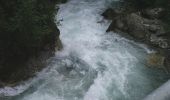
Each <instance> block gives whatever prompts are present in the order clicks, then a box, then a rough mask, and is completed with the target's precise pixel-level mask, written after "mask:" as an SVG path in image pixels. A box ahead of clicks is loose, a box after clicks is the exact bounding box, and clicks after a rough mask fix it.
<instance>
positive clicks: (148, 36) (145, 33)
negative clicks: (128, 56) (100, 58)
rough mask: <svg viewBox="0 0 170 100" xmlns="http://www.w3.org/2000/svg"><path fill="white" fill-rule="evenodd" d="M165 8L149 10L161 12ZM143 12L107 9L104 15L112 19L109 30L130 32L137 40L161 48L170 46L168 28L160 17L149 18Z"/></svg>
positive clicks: (156, 12)
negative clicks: (166, 28)
mask: <svg viewBox="0 0 170 100" xmlns="http://www.w3.org/2000/svg"><path fill="white" fill-rule="evenodd" d="M162 10H163V9H161V8H159V9H157V10H156V8H155V9H152V10H151V11H150V10H148V12H149V11H150V12H154V11H155V18H157V17H156V14H157V15H159V13H160V12H161V11H162ZM141 13H142V12H133V13H132V12H131V13H126V12H121V11H120V12H118V11H115V10H113V9H108V10H106V11H105V12H104V13H103V14H102V15H103V16H104V17H105V18H106V19H110V20H112V23H111V24H110V26H109V28H108V29H107V32H109V31H116V32H124V33H128V34H129V35H131V36H132V37H134V38H135V39H136V40H144V41H145V42H146V43H149V44H151V45H153V46H157V47H159V48H163V49H166V48H170V41H169V39H168V37H167V36H165V35H167V33H168V32H167V30H165V24H164V23H163V22H162V21H160V20H158V19H149V18H146V17H143V16H142V14H141Z"/></svg>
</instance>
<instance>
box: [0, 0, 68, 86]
mask: <svg viewBox="0 0 170 100" xmlns="http://www.w3.org/2000/svg"><path fill="white" fill-rule="evenodd" d="M65 2H66V0H56V1H55V0H50V1H46V0H44V1H41V0H35V1H29V0H27V1H22V0H18V1H13V2H11V3H10V4H8V1H2V2H1V3H2V4H4V5H3V6H2V5H0V13H2V14H3V16H2V17H0V18H1V19H0V21H1V20H2V21H3V22H4V23H3V22H2V23H0V25H1V26H3V27H0V30H1V32H0V35H1V38H0V45H1V49H0V88H2V87H4V86H11V87H13V86H16V85H18V84H20V83H21V82H23V81H25V80H27V79H29V78H31V77H33V76H35V75H36V73H37V72H39V71H40V70H42V69H43V68H44V67H45V66H46V65H47V63H48V62H47V59H49V58H50V57H52V56H54V54H55V51H57V50H60V49H62V43H61V41H60V38H59V35H60V31H59V29H58V28H57V26H56V24H55V22H54V17H55V13H56V12H57V9H58V8H56V4H59V3H65ZM13 4H15V5H16V6H15V7H14V8H12V7H13V6H10V5H13ZM6 7H8V9H9V10H10V9H13V12H9V11H8V9H6ZM20 7H22V10H21V9H20ZM23 7H24V8H23ZM25 12H26V13H25ZM6 13H7V14H6ZM10 14H11V15H13V16H11V15H10ZM5 16H6V17H5ZM18 16H21V18H20V17H18ZM18 20H19V21H20V20H23V21H20V22H17V21H18ZM14 22H16V23H14ZM8 24H9V25H8ZM10 24H11V26H10ZM13 24H15V25H16V27H12V25H13ZM30 28H31V29H30ZM5 29H6V30H5ZM13 34H15V36H13Z"/></svg>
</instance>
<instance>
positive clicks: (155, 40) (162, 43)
mask: <svg viewBox="0 0 170 100" xmlns="http://www.w3.org/2000/svg"><path fill="white" fill-rule="evenodd" d="M150 42H151V43H152V44H153V45H156V46H158V47H161V48H164V49H167V48H169V47H170V45H169V43H168V40H166V39H165V38H162V37H158V36H156V35H154V34H152V35H151V36H150Z"/></svg>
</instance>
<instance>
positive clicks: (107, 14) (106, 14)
mask: <svg viewBox="0 0 170 100" xmlns="http://www.w3.org/2000/svg"><path fill="white" fill-rule="evenodd" d="M119 14H121V12H120V11H119V10H115V9H112V8H109V9H107V10H106V11H105V12H104V13H103V14H102V16H103V17H104V18H106V19H109V20H113V19H114V18H115V17H116V16H118V15H119Z"/></svg>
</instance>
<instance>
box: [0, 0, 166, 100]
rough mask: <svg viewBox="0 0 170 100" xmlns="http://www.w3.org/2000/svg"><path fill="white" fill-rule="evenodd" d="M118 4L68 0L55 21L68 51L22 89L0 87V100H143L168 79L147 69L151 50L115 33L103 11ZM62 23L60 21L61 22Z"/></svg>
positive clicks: (162, 73) (100, 1)
mask: <svg viewBox="0 0 170 100" xmlns="http://www.w3.org/2000/svg"><path fill="white" fill-rule="evenodd" d="M113 2H116V0H115V1H114V0H69V1H68V2H67V3H66V4H62V5H60V10H59V11H58V14H57V16H56V19H57V20H56V23H57V25H58V27H59V29H60V32H61V40H62V43H63V45H64V49H63V50H62V51H60V52H57V53H56V56H55V57H53V58H51V59H49V66H48V67H47V68H46V69H44V70H43V71H42V72H40V73H38V75H37V77H35V78H34V79H31V80H30V81H28V82H26V83H23V85H20V86H17V87H14V88H10V87H6V88H4V89H0V94H1V97H0V100H142V99H143V98H144V97H145V96H147V95H148V94H149V93H150V92H151V91H153V90H154V89H155V88H157V87H158V86H160V85H161V84H162V83H163V82H165V81H166V80H167V78H168V77H166V76H167V75H165V74H164V72H163V71H161V70H156V69H155V70H154V69H149V68H148V67H146V58H147V55H148V53H150V52H151V51H150V50H149V49H147V48H146V47H145V46H143V45H141V44H138V43H135V42H133V41H130V40H127V39H125V38H123V37H121V36H119V35H118V34H116V33H106V32H105V31H106V29H107V28H108V26H109V24H110V21H107V20H105V19H104V18H103V17H102V16H101V13H102V12H104V10H105V9H106V8H107V7H108V6H110V4H114V3H113ZM59 22H60V23H59Z"/></svg>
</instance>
